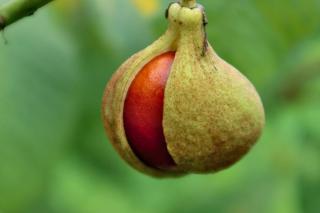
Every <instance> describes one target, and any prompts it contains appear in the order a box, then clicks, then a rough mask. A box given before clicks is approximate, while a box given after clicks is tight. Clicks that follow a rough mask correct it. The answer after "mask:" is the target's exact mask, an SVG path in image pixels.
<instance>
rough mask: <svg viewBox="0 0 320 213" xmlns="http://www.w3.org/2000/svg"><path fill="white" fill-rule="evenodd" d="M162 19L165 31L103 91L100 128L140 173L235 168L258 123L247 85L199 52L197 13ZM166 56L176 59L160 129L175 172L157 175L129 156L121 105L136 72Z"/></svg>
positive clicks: (178, 12)
mask: <svg viewBox="0 0 320 213" xmlns="http://www.w3.org/2000/svg"><path fill="white" fill-rule="evenodd" d="M168 14H169V17H168V20H169V27H168V30H167V32H166V33H165V34H164V35H163V36H162V37H161V38H160V39H158V40H157V41H156V42H154V43H153V44H152V45H150V46H149V47H147V48H146V49H145V50H143V51H141V52H139V53H137V54H136V55H134V56H132V57H131V58H130V59H128V60H127V61H126V62H125V63H124V64H123V65H122V66H121V67H120V68H119V70H118V71H117V72H116V73H115V74H114V76H113V77H112V79H111V81H110V82H109V84H108V85H107V88H106V92H105V95H104V100H103V117H104V123H105V128H106V130H107V134H108V136H109V138H110V140H111V142H112V144H113V145H114V147H115V148H116V150H117V151H118V152H119V154H120V155H121V156H122V157H123V159H125V160H126V161H127V162H128V163H129V164H130V165H131V166H133V167H134V168H136V169H138V170H139V171H141V172H144V173H146V174H149V175H152V176H157V177H161V176H179V175H181V174H186V173H189V172H195V173H206V172H216V171H219V170H221V169H223V168H226V167H228V166H230V165H232V164H234V163H235V162H236V161H238V160H239V159H240V158H241V157H242V156H243V155H244V154H245V153H247V152H248V151H249V150H250V148H251V147H252V145H253V144H254V143H255V142H256V141H257V140H258V138H259V136H260V135H261V132H262V129H263V126H264V122H265V117H264V110H263V106H262V103H261V100H260V98H259V95H258V94H257V92H256V90H255V88H254V87H253V86H252V84H251V83H250V82H249V81H248V80H247V79H246V78H245V77H244V76H243V75H242V74H241V73H240V72H239V71H237V70H236V69H235V68H234V67H232V66H231V65H229V64H228V63H226V62H225V61H223V60H222V59H221V58H219V56H218V55H217V54H216V53H215V52H214V50H213V49H212V47H211V46H210V44H207V45H206V38H205V31H204V26H203V11H202V10H201V9H200V8H194V9H189V8H186V7H181V6H180V4H178V3H175V4H172V5H171V6H170V8H169V13H168ZM206 46H207V48H206ZM168 51H176V56H175V59H174V62H173V65H172V68H171V72H170V75H169V79H168V81H167V85H166V88H165V98H164V115H163V116H164V117H163V129H164V135H165V138H166V142H167V148H168V151H169V153H170V154H171V156H172V158H173V159H174V161H175V163H176V167H175V168H174V169H172V170H169V171H168V170H166V171H162V170H158V169H154V168H151V167H149V166H147V165H145V164H144V163H143V162H141V161H140V160H139V158H138V157H137V156H136V155H135V154H134V153H133V151H132V150H131V148H130V145H129V143H128V141H127V139H126V136H125V135H126V134H125V130H124V125H123V106H124V102H125V98H126V94H127V91H128V89H129V87H130V85H131V83H132V81H133V80H134V78H135V76H136V75H137V73H138V72H139V71H140V70H141V69H142V67H143V66H144V65H145V64H147V63H148V62H149V61H150V60H151V59H153V58H155V57H156V56H158V55H160V54H162V53H165V52H168Z"/></svg>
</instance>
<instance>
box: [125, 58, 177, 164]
mask: <svg viewBox="0 0 320 213" xmlns="http://www.w3.org/2000/svg"><path fill="white" fill-rule="evenodd" d="M174 57H175V53H174V52H167V53H164V54H162V55H160V56H158V57H156V58H154V59H152V60H151V61H150V62H149V63H148V64H146V65H145V66H144V67H143V68H142V70H141V71H140V72H139V73H138V74H137V76H136V77H135V79H134V80H133V82H132V84H131V85H130V87H129V91H128V93H127V97H126V100H125V103H124V111H123V119H124V128H125V132H126V137H127V140H128V142H129V144H130V146H131V148H132V150H133V151H134V152H135V154H136V155H137V157H138V158H139V159H140V160H141V161H142V162H144V163H145V164H146V165H148V166H151V167H153V168H158V169H168V168H170V167H173V166H175V163H174V161H173V159H172V157H171V156H170V154H169V152H168V150H167V146H166V141H165V137H164V133H163V127H162V119H163V104H164V91H165V86H166V82H167V79H168V76H169V73H170V70H171V66H172V63H173V61H174Z"/></svg>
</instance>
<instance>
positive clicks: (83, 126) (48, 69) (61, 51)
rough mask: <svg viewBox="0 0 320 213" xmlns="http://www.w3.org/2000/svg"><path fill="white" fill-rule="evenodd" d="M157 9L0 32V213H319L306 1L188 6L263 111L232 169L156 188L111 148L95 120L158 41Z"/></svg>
mask: <svg viewBox="0 0 320 213" xmlns="http://www.w3.org/2000/svg"><path fill="white" fill-rule="evenodd" d="M3 2H6V0H0V3H3ZM168 3H169V1H167V0H163V1H160V0H60V1H59V0H58V1H56V2H55V3H53V4H50V5H49V6H47V7H45V8H43V9H41V10H40V11H39V12H37V13H36V15H34V16H33V17H31V18H27V19H24V20H21V21H19V22H18V23H16V24H14V25H12V26H10V27H9V28H7V29H6V30H5V32H4V34H3V37H2V38H1V37H0V212H1V213H106V212H116V213H135V212H137V213H138V212H139V213H150V212H152V213H175V212H183V213H194V212H201V213H207V212H208V213H212V212H221V213H256V212H259V213H304V212H306V213H316V212H319V211H320V1H319V0H237V1H233V0H202V1H200V3H202V4H203V5H204V6H205V7H206V10H207V15H208V17H209V25H208V28H207V30H208V37H209V40H210V42H211V43H212V45H213V47H214V48H215V50H216V51H217V52H218V53H219V54H220V56H221V57H222V58H224V59H225V60H227V61H228V62H230V63H231V64H233V65H234V66H236V67H237V68H238V69H239V70H241V71H242V72H243V73H244V74H245V75H246V76H247V77H248V78H249V79H250V80H251V81H252V82H253V83H254V85H255V86H256V87H257V90H258V91H259V92H260V94H261V96H262V99H263V101H264V104H265V108H266V115H267V125H266V128H265V131H264V134H263V136H262V138H261V140H260V141H259V143H258V144H257V145H256V146H255V147H254V149H253V150H252V151H251V152H250V153H249V154H248V155H247V156H246V157H245V158H244V159H243V160H241V161H240V162H239V163H237V164H236V165H235V166H233V167H231V168H229V169H228V170H225V171H223V172H220V173H217V174H213V175H190V176H186V177H183V178H180V179H164V180H158V179H154V178H150V177H147V176H145V175H143V174H140V173H138V172H136V171H135V170H133V169H131V168H130V167H129V166H127V165H126V164H125V163H124V162H123V161H122V160H121V159H120V157H119V156H118V155H117V154H116V152H115V151H114V150H113V148H112V146H111V145H110V144H109V142H108V140H107V138H106V136H105V133H104V130H103V125H102V121H101V116H100V113H101V112H100V106H101V98H102V94H103V89H104V86H105V84H106V82H107V81H108V80H109V78H110V77H111V75H112V73H113V72H114V71H115V70H116V69H117V67H118V66H119V65H120V64H121V63H122V62H123V61H124V60H125V59H126V58H128V57H129V56H130V55H132V54H133V53H135V52H137V51H138V50H140V49H142V48H144V47H146V46H147V45H148V44H150V43H151V42H152V41H153V40H155V39H156V38H158V37H159V36H160V35H161V34H162V33H163V32H164V31H165V29H166V20H165V19H164V11H165V9H166V7H167V5H168ZM5 40H7V44H6V42H5Z"/></svg>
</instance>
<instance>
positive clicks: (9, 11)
mask: <svg viewBox="0 0 320 213" xmlns="http://www.w3.org/2000/svg"><path fill="white" fill-rule="evenodd" d="M51 1H53V0H11V1H9V2H7V3H6V4H4V5H1V6H0V31H1V30H3V29H4V28H5V27H7V26H9V25H10V24H12V23H14V22H16V21H18V20H19V19H22V18H24V17H26V16H31V15H33V14H34V13H35V12H36V11H37V10H38V9H39V8H40V7H43V6H44V5H46V4H48V3H49V2H51Z"/></svg>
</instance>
